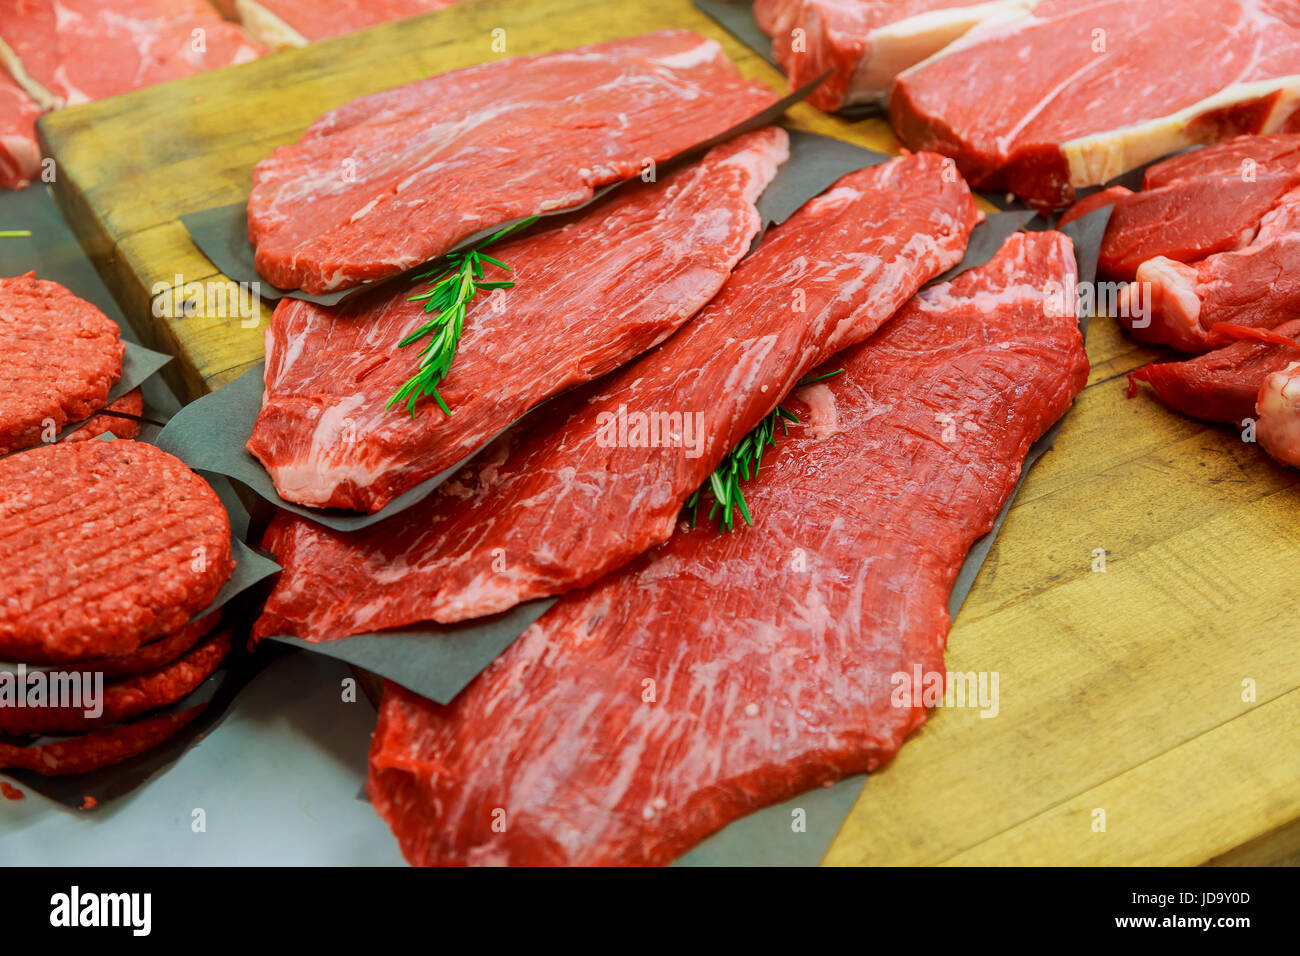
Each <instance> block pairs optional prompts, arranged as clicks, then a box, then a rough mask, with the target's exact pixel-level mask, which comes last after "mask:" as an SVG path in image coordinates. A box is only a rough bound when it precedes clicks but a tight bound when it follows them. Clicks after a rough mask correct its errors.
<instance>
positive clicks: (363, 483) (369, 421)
mask: <svg viewBox="0 0 1300 956" xmlns="http://www.w3.org/2000/svg"><path fill="white" fill-rule="evenodd" d="M788 143H789V139H788V137H787V135H786V132H785V130H783V129H780V128H778V127H766V128H765V129H763V130H761V131H758V132H754V133H750V134H748V135H745V136H742V137H738V138H736V139H733V140H731V141H729V142H727V143H724V144H723V145H721V146H718V147H715V148H714V149H713V150H711V151H710V152H709V153H708V154H707V156H705V157H704V158H703V159H701V160H700V161H699V162H697V163H692V164H690V165H689V166H687V167H685V168H683V169H681V170H678V171H676V172H673V173H671V174H665V175H662V176H660V177H659V178H658V180H657V181H656V182H654V183H642V182H634V183H630V184H628V185H627V186H625V187H623V188H622V189H620V190H618V191H617V192H615V193H614V194H613V195H612V196H609V197H607V198H606V199H605V200H603V201H601V202H600V203H599V204H598V205H596V206H594V207H592V208H591V209H589V210H584V211H583V212H582V213H581V214H580V215H578V216H577V217H576V218H572V219H570V220H569V221H567V222H565V223H563V224H560V225H555V226H551V227H548V228H543V229H540V230H538V231H536V232H533V233H531V234H530V235H527V236H524V237H521V238H519V239H515V240H513V241H509V242H505V243H502V244H501V245H499V246H495V247H493V248H492V250H491V254H492V255H493V256H494V257H496V258H498V259H500V260H501V261H502V262H505V263H506V264H507V265H509V266H510V273H509V275H508V278H509V279H511V280H512V281H513V282H515V287H514V288H513V289H508V290H504V289H503V290H499V291H497V292H496V293H495V297H491V296H488V295H486V294H485V295H483V296H482V297H480V298H478V299H476V300H475V301H474V302H473V303H472V304H471V305H470V307H469V309H468V310H467V312H466V317H465V327H464V334H463V336H462V338H461V341H460V344H459V346H458V347H457V349H456V360H455V364H454V365H453V366H452V368H451V371H450V373H449V374H448V376H447V378H446V379H445V380H444V381H443V383H442V384H441V385H440V386H439V392H440V394H441V395H442V398H443V401H445V402H446V403H447V405H448V407H449V408H450V409H451V412H452V414H451V415H450V416H447V415H444V414H443V412H442V410H441V409H440V408H439V407H438V405H437V404H436V402H435V401H434V400H433V399H432V398H426V399H422V400H421V402H420V403H419V404H418V405H417V406H416V410H415V414H414V415H412V414H411V412H410V411H408V410H407V408H406V406H405V405H399V406H397V407H395V408H388V407H387V404H388V401H389V399H390V398H391V397H392V395H393V394H394V393H395V392H396V391H397V390H398V389H399V388H401V387H402V385H403V384H404V383H405V382H406V381H407V379H409V378H410V377H411V375H412V374H414V372H415V368H416V362H417V352H418V347H416V346H411V347H408V348H400V347H399V343H400V342H401V341H402V340H403V339H404V338H405V337H406V336H407V335H409V334H410V333H411V331H412V330H413V329H416V328H419V327H420V326H421V325H423V324H424V323H425V322H427V321H428V318H429V317H428V315H426V314H425V312H424V308H423V307H424V303H423V302H412V301H410V297H411V295H412V294H413V292H412V287H411V286H410V284H409V283H405V282H399V283H396V284H395V285H397V286H399V287H398V288H393V287H384V288H380V289H376V290H375V291H374V292H371V293H368V294H365V295H363V296H361V298H360V299H358V300H357V301H356V302H353V303H349V304H348V305H346V306H343V307H339V308H326V307H323V306H319V305H315V304H313V303H311V302H303V301H300V300H297V299H282V300H280V304H279V305H278V306H277V307H276V310H275V315H274V317H273V318H272V320H271V328H270V330H269V331H268V333H267V336H266V357H267V362H266V395H265V398H264V399H263V403H262V409H261V411H260V413H259V414H258V417H257V424H256V427H255V428H254V429H253V435H252V438H251V440H250V441H249V443H248V448H249V451H251V452H252V453H253V454H254V455H256V456H257V457H258V458H259V459H260V460H261V461H262V463H263V465H265V466H266V469H267V471H268V472H269V473H270V475H271V478H272V480H273V481H274V482H275V486H276V490H277V491H278V492H279V493H280V496H281V497H283V498H285V499H286V500H289V501H295V502H298V503H300V504H305V505H315V506H318V507H338V508H352V509H356V510H361V511H375V510H378V509H379V508H381V507H383V506H384V505H385V504H387V503H388V502H389V501H391V500H392V499H393V498H395V497H397V496H398V495H399V494H401V493H402V492H403V491H405V490H407V489H408V488H411V487H413V486H414V485H417V484H419V483H420V481H421V480H423V479H425V478H429V477H431V476H433V475H436V474H438V473H440V472H442V471H444V470H446V469H447V468H450V467H451V466H453V465H455V464H456V463H457V462H459V461H462V460H464V459H465V458H466V457H468V456H469V455H470V454H472V453H473V452H474V451H476V450H477V449H479V448H481V447H482V446H483V445H484V444H486V443H487V442H488V441H490V440H491V439H492V438H493V437H494V436H495V435H497V434H499V433H500V432H501V431H502V429H504V428H506V427H507V426H508V425H510V423H511V422H513V421H515V420H516V419H517V418H519V417H520V416H521V415H523V414H524V413H525V412H527V411H528V410H529V409H530V408H533V407H534V406H536V405H538V404H539V403H541V402H542V401H544V400H545V399H547V398H549V397H551V396H552V395H555V394H556V393H558V392H561V391H564V390H565V389H568V388H572V387H573V386H575V385H580V384H582V383H584V382H588V381H590V380H591V379H594V378H597V377H599V376H601V375H604V374H605V373H606V372H609V371H611V370H612V369H615V368H617V367H618V366H620V365H622V364H624V363H625V362H628V361H630V360H631V359H633V358H634V357H636V356H637V355H639V354H640V353H642V352H644V351H645V350H646V349H649V348H651V347H652V346H654V345H657V344H658V343H659V342H661V341H663V340H664V339H665V338H667V337H668V336H669V335H670V334H671V333H672V332H674V331H675V330H676V329H677V328H678V327H679V326H680V325H681V324H682V323H683V322H685V321H686V320H687V319H689V318H690V317H691V316H692V315H693V314H694V313H695V312H696V311H697V310H699V309H700V308H701V307H703V306H704V304H705V303H706V302H708V301H709V299H711V298H713V295H714V293H716V292H717V291H718V289H719V288H721V286H722V284H723V283H724V282H725V281H726V280H727V277H728V276H730V275H731V270H732V268H733V267H734V266H735V265H736V263H737V262H739V261H740V258H741V256H743V255H744V254H745V253H746V252H747V251H748V250H749V247H750V244H751V242H752V240H753V238H754V236H756V235H757V234H758V231H759V228H760V227H761V225H762V223H761V217H760V216H759V214H758V210H757V209H756V208H755V206H754V203H755V202H756V201H757V200H758V197H759V194H760V193H762V191H763V189H764V188H765V187H766V186H767V184H768V183H769V182H770V181H771V179H772V177H773V176H774V175H775V174H776V169H777V167H778V166H779V165H780V164H781V163H783V162H784V161H785V159H786V158H787V156H788V155H789V145H788ZM579 264H580V266H579ZM575 269H580V272H578V273H577V274H578V275H580V277H581V278H580V281H577V280H575ZM498 276H500V277H501V278H506V277H507V275H506V273H504V272H500V271H499V270H498V271H497V272H495V273H494V274H493V276H492V277H493V278H496V277H498Z"/></svg>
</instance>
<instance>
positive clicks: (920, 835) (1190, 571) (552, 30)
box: [41, 0, 1300, 864]
mask: <svg viewBox="0 0 1300 956" xmlns="http://www.w3.org/2000/svg"><path fill="white" fill-rule="evenodd" d="M666 27H689V28H692V29H695V30H698V31H700V32H701V33H705V34H708V35H710V36H714V37H716V38H717V39H719V40H720V41H722V43H723V44H724V45H725V47H726V49H727V52H728V54H729V55H730V56H731V57H732V59H733V60H735V62H736V63H738V64H739V65H740V68H741V69H742V70H743V71H744V72H745V73H746V74H747V75H749V76H753V77H757V78H759V79H762V80H764V81H766V82H767V83H769V84H770V85H772V86H773V88H774V89H784V85H783V81H782V78H781V77H780V75H779V74H778V73H777V72H776V71H774V70H773V69H772V68H771V67H769V66H768V65H767V64H766V63H764V62H763V61H762V60H760V59H759V58H758V57H756V56H754V55H753V54H752V53H750V52H749V51H748V50H746V49H745V48H743V47H742V46H740V45H739V44H738V43H736V42H735V41H733V40H732V39H731V38H730V36H728V35H727V34H726V33H725V32H724V31H723V30H721V29H720V28H719V27H717V26H716V25H715V24H714V23H713V21H711V20H709V19H708V18H706V17H705V16H703V15H702V14H700V13H699V12H698V11H696V9H695V8H694V7H693V6H692V5H691V4H690V2H689V0H655V2H646V3H644V4H642V5H640V9H638V10H636V11H629V9H628V5H627V4H611V3H609V2H608V0H479V2H473V3H467V4H465V5H463V6H457V7H454V8H452V9H450V10H447V11H443V12H441V13H437V14H432V15H429V16H426V17H422V18H420V19H417V20H412V21H407V22H404V23H397V24H390V25H387V26H383V27H378V28H375V29H373V30H369V31H365V32H363V33H358V34H354V35H351V36H346V37H342V38H339V39H337V40H333V41H329V42H325V43H320V44H316V45H313V46H310V47H307V48H304V49H300V50H293V51H289V52H284V53H279V54H276V55H275V56H271V57H267V58H266V59H263V60H261V61H259V62H256V63H251V64H247V65H243V66H239V67H233V68H229V69H224V70H218V71H216V72H213V73H209V74H205V75H202V76H196V77H193V78H190V79H186V80H182V81H180V82H177V83H172V84H168V85H166V86H163V87H157V88H154V89H149V90H143V91H141V92H138V93H134V94H131V95H129V96H123V97H118V98H115V99H111V100H106V101H103V102H100V103H94V104H90V105H88V106H83V107H78V108H75V109H69V110H65V111H63V112H60V113H56V114H53V115H51V116H49V117H47V118H46V119H45V120H43V121H42V124H41V126H42V132H43V135H44V137H45V140H46V143H47V145H48V151H49V152H50V153H51V154H52V155H53V156H54V157H55V158H56V160H57V164H58V165H57V169H58V180H57V183H56V191H57V196H58V198H59V201H60V203H61V204H62V206H63V208H64V210H65V211H66V213H67V214H68V216H69V217H70V219H71V221H72V222H73V225H74V227H75V228H76V229H77V231H78V234H79V235H80V236H81V238H82V241H83V242H84V243H85V245H86V246H87V248H88V249H89V251H90V252H91V254H92V255H93V256H95V257H96V261H97V264H98V265H99V267H100V269H101V271H102V273H103V275H104V277H105V279H106V280H107V282H108V284H109V286H110V287H111V288H112V290H113V292H114V294H115V295H116V296H117V297H118V299H119V301H120V302H121V304H122V306H123V308H124V310H125V311H126V312H127V314H128V315H129V316H130V317H131V319H132V321H133V322H135V323H136V324H137V325H138V327H139V331H140V333H141V335H142V336H143V337H144V338H145V341H146V343H147V344H150V345H153V346H154V347H157V348H162V349H165V350H168V351H171V352H173V353H174V354H176V355H177V356H178V358H179V360H180V361H179V363H177V365H178V368H177V370H176V376H177V378H176V381H175V384H176V385H178V386H179V387H180V389H181V391H182V394H185V395H188V396H190V397H196V396H198V395H200V394H202V393H203V392H206V391H208V390H210V389H213V388H217V387H219V386H221V385H223V384H225V383H226V382H228V381H230V380H232V379H233V378H235V377H236V376H238V375H239V374H240V373H241V372H242V371H244V370H245V369H246V368H247V367H248V366H249V365H251V364H252V363H253V362H255V361H257V360H258V359H259V358H260V357H261V355H262V336H263V331H264V329H265V316H264V319H263V322H262V323H261V325H260V326H259V327H258V328H242V327H240V324H239V323H238V321H237V320H235V319H222V318H217V317H209V316H205V315H204V314H203V313H202V312H199V313H198V314H195V315H191V316H187V317H180V318H178V317H175V316H172V315H168V314H166V313H165V310H160V311H162V313H163V314H161V315H160V316H158V317H155V316H154V313H153V310H152V308H151V306H152V303H153V294H152V290H154V289H155V287H156V284H157V283H164V284H171V283H173V282H174V281H175V277H176V276H182V277H183V278H184V279H185V280H186V281H194V280H198V281H205V280H211V279H219V278H221V277H219V276H216V275H215V274H214V270H213V268H212V266H211V265H210V264H209V263H208V261H207V260H206V259H205V258H204V257H203V255H202V254H201V253H200V252H199V251H198V250H197V249H196V248H195V247H194V246H193V244H192V243H191V242H190V240H189V237H188V234H187V233H186V231H185V229H184V227H182V225H181V224H180V222H179V221H178V217H179V216H181V215H182V214H184V213H188V212H192V211H197V210H200V209H205V208H209V207H212V206H218V205H224V204H227V203H232V202H237V201H241V200H243V199H244V198H245V197H246V195H247V193H248V190H249V185H250V179H249V176H250V171H251V169H252V167H253V165H254V164H255V163H256V162H257V161H258V160H260V159H262V158H263V157H264V156H266V155H267V154H268V153H269V152H270V151H271V149H272V148H273V147H275V146H277V145H279V144H281V143H288V142H291V141H293V140H294V139H296V138H297V136H298V135H299V134H300V133H301V131H302V130H303V129H304V128H305V127H306V126H307V125H308V123H310V122H311V121H312V120H313V119H315V118H316V117H317V116H318V115H319V114H320V113H321V112H323V111H325V110H327V109H329V108H331V107H334V106H337V105H339V104H341V103H344V102H347V101H348V100H350V99H353V98H354V97H357V96H359V95H362V94H364V93H369V92H372V91H375V90H380V89H384V88H387V87H391V86H395V85H397V84H400V83H405V82H408V81H411V80H414V79H417V78H419V77H423V76H427V75H429V74H432V73H437V72H440V71H443V70H448V69H452V68H454V67H460V66H466V65H469V64H472V63H478V62H483V61H487V60H491V59H494V58H497V57H499V56H501V55H503V54H500V53H497V52H494V50H493V46H492V43H493V39H494V33H493V31H495V30H504V37H505V41H506V53H505V54H504V55H518V54H527V53H539V52H544V51H548V50H553V49H559V48H563V47H570V46H576V45H580V44H584V43H591V42H596V41H600V40H607V39H611V38H614V37H618V36H625V35H628V34H633V33H640V32H645V31H649V30H656V29H661V28H666ZM792 118H793V120H794V122H795V123H796V124H797V125H800V126H803V127H805V128H808V129H813V130H815V131H817V132H822V133H828V134H831V135H836V136H839V137H841V138H844V139H848V140H852V141H854V142H857V143H860V144H861V145H864V146H869V147H872V148H875V149H883V150H896V149H897V143H896V142H895V140H894V139H893V136H892V135H891V133H890V132H889V129H888V127H887V126H886V125H885V124H884V123H883V122H882V121H881V120H879V119H873V120H868V121H859V122H845V121H842V120H838V119H834V118H831V117H828V116H826V115H824V114H821V113H819V112H818V111H816V110H814V109H812V108H810V107H808V106H800V107H797V108H796V109H795V110H794V111H793V113H792ZM1088 352H1089V356H1090V357H1091V359H1092V363H1093V372H1092V376H1091V379H1090V384H1089V386H1088V388H1087V390H1086V391H1085V392H1084V393H1083V394H1082V395H1081V396H1080V397H1079V400H1078V402H1077V403H1076V406H1075V408H1074V410H1073V411H1072V412H1071V413H1070V416H1069V419H1068V420H1067V422H1066V424H1065V428H1064V430H1063V431H1062V433H1061V436H1060V440H1059V441H1058V443H1057V446H1056V449H1055V450H1054V451H1052V452H1051V453H1049V454H1048V455H1047V456H1046V457H1045V458H1044V459H1043V461H1042V462H1041V463H1040V464H1039V465H1038V467H1037V468H1036V469H1035V470H1034V471H1033V473H1032V474H1031V475H1030V477H1029V478H1028V480H1027V481H1026V482H1025V484H1024V487H1023V488H1022V490H1021V493H1020V496H1019V498H1018V500H1017V502H1016V504H1015V507H1014V509H1013V510H1012V512H1011V514H1010V517H1009V519H1008V520H1007V523H1006V526H1005V528H1004V530H1003V531H1002V535H1001V537H1000V538H999V539H998V542H997V544H996V546H995V547H994V548H993V550H992V553H991V554H990V556H989V559H988V563H987V564H986V565H985V567H984V570H983V572H982V573H981V575H980V578H979V580H978V582H977V584H976V587H975V589H974V591H973V592H972V594H971V596H970V598H969V600H968V601H967V602H966V606H965V608H964V609H963V610H962V612H961V615H960V616H959V618H958V620H957V622H956V624H955V626H954V627H953V629H952V634H951V637H950V639H949V647H950V653H949V656H948V666H949V668H950V669H951V670H953V671H961V672H966V671H986V672H992V671H996V672H997V673H998V675H999V691H1000V707H999V711H998V714H997V716H996V717H992V718H985V717H981V716H980V713H979V712H978V711H976V710H972V709H955V708H954V709H948V710H939V711H936V712H935V713H934V715H933V716H932V718H931V720H930V723H929V724H928V726H926V727H925V728H924V729H923V730H922V731H921V732H920V733H918V734H917V735H916V736H915V737H914V738H913V739H912V740H911V741H910V742H909V743H908V744H907V745H906V746H905V747H904V748H903V750H902V753H901V754H900V755H899V757H898V758H897V759H896V760H895V761H894V763H893V764H892V765H891V766H890V767H888V768H887V769H885V770H884V771H882V772H880V773H879V774H877V775H875V776H874V777H873V778H872V779H871V781H870V782H869V783H868V785H867V786H866V787H865V789H864V792H863V794H862V796H861V798H860V800H859V801H858V803H857V805H856V807H855V809H854V811H853V813H852V814H851V816H850V817H849V819H848V820H847V821H846V822H845V824H844V827H843V829H842V831H841V833H840V835H839V837H838V839H837V840H836V842H835V844H834V845H833V846H832V848H831V850H830V852H829V853H828V855H827V857H826V861H827V862H828V863H836V864H861V863H868V864H876V863H881V864H899V863H973V864H1008V863H1051V864H1072V863H1113V864H1199V863H1206V862H1279V861H1282V860H1286V859H1290V860H1291V861H1292V862H1295V861H1297V860H1300V641H1298V628H1297V624H1298V623H1300V612H1297V610H1296V606H1297V601H1296V596H1295V595H1296V586H1295V584H1296V577H1297V569H1300V491H1298V490H1297V487H1296V486H1297V482H1300V472H1297V471H1293V470H1289V469H1283V468H1280V467H1277V466H1276V465H1274V464H1272V463H1271V462H1270V461H1269V459H1268V458H1267V457H1266V456H1265V455H1263V454H1262V453H1261V452H1260V451H1259V450H1258V449H1257V448H1256V447H1255V446H1253V445H1248V444H1243V443H1242V442H1241V441H1240V440H1239V438H1238V436H1236V435H1235V434H1234V433H1232V432H1230V431H1227V430H1225V429H1219V428H1208V427H1205V426H1204V425H1201V424H1199V423H1197V422H1194V421H1191V420H1189V419H1187V418H1183V417H1181V416H1179V415H1176V414H1173V413H1171V412H1168V411H1166V410H1165V409H1163V408H1161V407H1159V406H1158V405H1157V404H1156V403H1155V402H1154V401H1152V400H1150V399H1149V398H1148V397H1146V396H1142V397H1139V398H1136V399H1132V400H1129V399H1126V398H1125V394H1124V392H1125V389H1124V375H1125V373H1126V372H1128V371H1129V370H1131V369H1133V368H1135V367H1136V366H1138V365H1140V364H1143V363H1145V362H1146V361H1149V360H1150V359H1151V358H1152V357H1154V356H1155V354H1156V353H1154V352H1152V351H1151V350H1148V349H1145V348H1142V347H1139V346H1136V345H1135V344H1133V343H1132V342H1130V341H1129V340H1128V339H1126V338H1125V337H1124V336H1122V335H1121V334H1119V333H1118V331H1117V330H1116V328H1115V326H1114V324H1113V323H1112V322H1110V321H1108V320H1105V319H1100V320H1097V321H1095V322H1094V323H1093V327H1092V333H1091V335H1090V339H1089V342H1088ZM1101 552H1105V556H1106V560H1105V570H1104V571H1103V570H1099V569H1098V568H1099V565H1098V564H1097V562H1096V555H1098V554H1099V553H1101ZM1247 686H1253V698H1251V699H1245V697H1249V696H1250V695H1246V694H1245V691H1244V688H1246V687H1247ZM1099 811H1102V812H1104V818H1105V828H1104V830H1099V829H1098V828H1097V821H1099V820H1100V819H1101V816H1100V813H1099Z"/></svg>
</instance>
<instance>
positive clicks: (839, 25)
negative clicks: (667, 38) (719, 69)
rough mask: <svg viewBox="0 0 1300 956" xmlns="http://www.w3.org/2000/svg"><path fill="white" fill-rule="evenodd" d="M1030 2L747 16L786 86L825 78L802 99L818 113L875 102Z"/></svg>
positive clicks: (889, 4)
mask: <svg viewBox="0 0 1300 956" xmlns="http://www.w3.org/2000/svg"><path fill="white" fill-rule="evenodd" d="M1037 2H1038V0H755V3H754V18H755V20H757V21H758V25H759V28H760V29H762V30H763V32H764V33H766V34H767V35H768V36H770V37H772V52H773V55H774V56H775V57H776V60H777V62H778V63H780V64H781V69H783V70H784V71H785V75H786V76H788V77H789V78H790V86H792V87H800V86H803V85H804V84H805V83H811V82H812V81H813V80H815V79H817V77H819V76H821V75H823V74H824V73H827V72H828V71H829V72H830V74H831V76H830V78H829V79H827V80H826V82H824V83H822V84H821V86H819V87H818V88H817V90H816V91H815V92H814V93H813V95H812V96H810V97H809V98H808V102H810V103H812V104H813V105H814V106H819V107H821V108H822V109H824V110H837V109H840V108H842V107H845V106H852V105H854V104H857V103H867V102H871V101H874V100H882V99H884V97H885V95H886V94H887V93H888V92H889V86H890V84H891V83H892V82H893V81H894V77H895V76H897V75H898V74H899V73H901V72H902V71H903V70H906V69H907V68H908V67H910V66H913V65H915V64H917V63H919V62H920V61H921V60H924V59H925V58H926V57H928V56H930V55H931V54H934V53H937V52H938V51H939V50H941V49H943V48H944V47H945V46H947V45H948V44H949V43H951V42H952V41H953V40H955V39H957V38H958V37H959V36H961V35H962V34H963V33H965V32H966V31H967V30H969V29H970V28H971V27H973V26H975V25H976V24H978V23H982V22H986V21H988V20H991V19H997V20H1004V19H1013V18H1015V17H1017V16H1023V15H1024V14H1025V13H1027V12H1028V11H1029V10H1030V9H1032V8H1033V6H1034V4H1035V3H1037Z"/></svg>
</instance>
